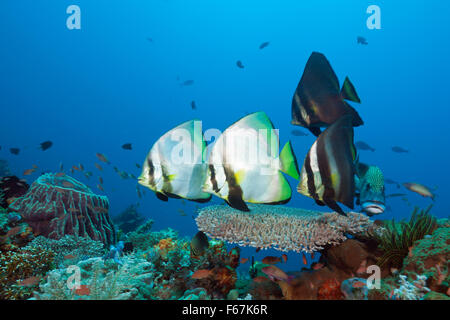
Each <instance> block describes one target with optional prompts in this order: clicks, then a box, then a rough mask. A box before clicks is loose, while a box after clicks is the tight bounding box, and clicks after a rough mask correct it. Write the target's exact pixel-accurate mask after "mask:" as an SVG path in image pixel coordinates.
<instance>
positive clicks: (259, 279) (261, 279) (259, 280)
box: [253, 276, 269, 283]
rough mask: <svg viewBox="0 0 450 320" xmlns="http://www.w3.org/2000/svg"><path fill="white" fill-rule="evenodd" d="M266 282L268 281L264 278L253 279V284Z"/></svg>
mask: <svg viewBox="0 0 450 320" xmlns="http://www.w3.org/2000/svg"><path fill="white" fill-rule="evenodd" d="M266 281H269V279H267V278H266V277H264V276H259V277H256V278H253V282H256V283H262V282H266Z"/></svg>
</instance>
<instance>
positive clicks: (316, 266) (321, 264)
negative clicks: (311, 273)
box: [311, 262, 324, 270]
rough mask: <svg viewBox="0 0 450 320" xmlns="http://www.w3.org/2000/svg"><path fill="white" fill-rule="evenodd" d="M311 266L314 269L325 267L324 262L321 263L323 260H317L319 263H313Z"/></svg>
mask: <svg viewBox="0 0 450 320" xmlns="http://www.w3.org/2000/svg"><path fill="white" fill-rule="evenodd" d="M311 267H312V269H313V270H319V269H322V268H323V267H324V264H323V263H321V262H317V263H313V264H312V265H311Z"/></svg>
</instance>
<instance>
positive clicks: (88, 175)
mask: <svg viewBox="0 0 450 320" xmlns="http://www.w3.org/2000/svg"><path fill="white" fill-rule="evenodd" d="M84 176H85V177H86V178H90V177H92V171H86V172H85V173H84Z"/></svg>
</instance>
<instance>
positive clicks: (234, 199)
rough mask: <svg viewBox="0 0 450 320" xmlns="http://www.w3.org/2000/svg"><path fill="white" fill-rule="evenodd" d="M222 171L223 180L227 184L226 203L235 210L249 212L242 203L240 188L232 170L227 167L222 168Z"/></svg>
mask: <svg viewBox="0 0 450 320" xmlns="http://www.w3.org/2000/svg"><path fill="white" fill-rule="evenodd" d="M223 170H224V172H225V180H226V182H227V184H228V203H229V204H230V206H232V207H233V208H235V209H238V210H241V211H250V209H249V208H248V207H247V205H246V204H245V202H244V198H243V195H244V194H243V192H242V188H241V186H239V185H238V184H237V182H236V178H235V176H234V172H233V170H231V169H230V168H229V167H228V166H227V165H224V166H223Z"/></svg>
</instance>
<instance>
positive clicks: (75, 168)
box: [72, 165, 81, 171]
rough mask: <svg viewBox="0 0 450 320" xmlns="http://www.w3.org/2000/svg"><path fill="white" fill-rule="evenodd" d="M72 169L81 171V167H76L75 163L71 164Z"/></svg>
mask: <svg viewBox="0 0 450 320" xmlns="http://www.w3.org/2000/svg"><path fill="white" fill-rule="evenodd" d="M72 169H73V170H75V171H81V169H80V168H78V167H77V166H75V165H73V166H72Z"/></svg>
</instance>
